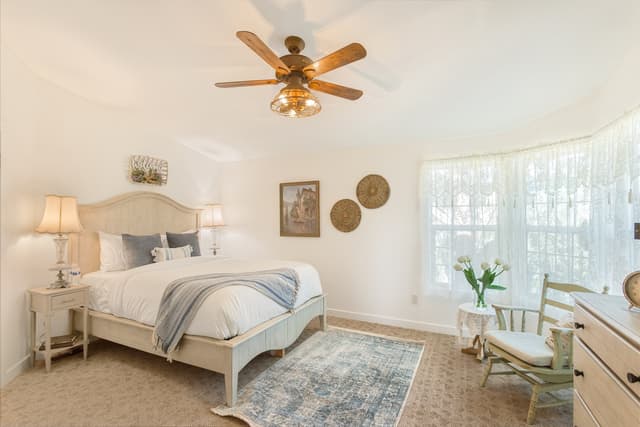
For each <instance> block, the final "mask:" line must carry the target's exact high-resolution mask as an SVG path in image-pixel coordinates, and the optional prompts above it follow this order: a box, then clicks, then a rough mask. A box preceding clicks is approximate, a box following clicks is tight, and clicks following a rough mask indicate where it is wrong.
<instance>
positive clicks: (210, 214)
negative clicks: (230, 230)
mask: <svg viewBox="0 0 640 427" xmlns="http://www.w3.org/2000/svg"><path fill="white" fill-rule="evenodd" d="M224 225H225V224H224V218H223V217H222V205H219V204H210V205H206V207H205V208H204V210H203V211H202V222H201V224H200V226H201V227H202V228H209V229H211V233H212V238H213V246H212V247H211V252H213V255H214V256H216V255H218V250H219V249H220V247H219V246H218V236H217V229H218V228H220V227H224Z"/></svg>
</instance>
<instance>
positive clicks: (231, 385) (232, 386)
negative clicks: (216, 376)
mask: <svg viewBox="0 0 640 427" xmlns="http://www.w3.org/2000/svg"><path fill="white" fill-rule="evenodd" d="M224 391H225V394H226V402H227V406H228V407H230V408H232V407H233V406H234V405H235V404H236V399H237V397H238V373H237V372H229V373H226V374H224Z"/></svg>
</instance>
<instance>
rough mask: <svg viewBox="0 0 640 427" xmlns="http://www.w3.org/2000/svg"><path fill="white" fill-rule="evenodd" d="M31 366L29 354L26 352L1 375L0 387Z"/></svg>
mask: <svg viewBox="0 0 640 427" xmlns="http://www.w3.org/2000/svg"><path fill="white" fill-rule="evenodd" d="M30 366H31V355H29V354H27V355H26V356H24V357H23V358H22V359H20V360H18V362H16V363H14V364H13V366H11V367H10V368H9V369H7V370H6V372H4V373H3V375H2V384H0V386H1V387H4V386H6V385H7V384H9V383H10V382H11V381H12V380H13V379H14V378H15V377H17V376H18V375H20V374H21V373H23V372H24V371H26V370H27V369H29V367H30Z"/></svg>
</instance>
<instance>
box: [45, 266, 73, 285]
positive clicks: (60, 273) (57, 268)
mask: <svg viewBox="0 0 640 427" xmlns="http://www.w3.org/2000/svg"><path fill="white" fill-rule="evenodd" d="M70 268H71V266H69V265H65V264H58V265H56V266H54V267H51V268H50V269H49V270H52V271H57V272H58V274H56V278H57V279H56V281H55V282H52V283H50V284H49V289H58V288H67V287H69V285H70V283H69V281H68V280H66V279H65V278H64V273H63V272H64V271H65V270H69V269H70Z"/></svg>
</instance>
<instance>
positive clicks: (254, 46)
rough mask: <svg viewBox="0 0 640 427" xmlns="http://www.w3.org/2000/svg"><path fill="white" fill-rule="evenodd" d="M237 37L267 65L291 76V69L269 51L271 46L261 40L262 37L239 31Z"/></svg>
mask: <svg viewBox="0 0 640 427" xmlns="http://www.w3.org/2000/svg"><path fill="white" fill-rule="evenodd" d="M236 37H238V38H239V39H240V40H241V41H242V42H243V43H244V44H246V45H247V46H249V48H250V49H251V50H253V51H254V52H255V53H257V54H258V56H259V57H260V58H262V59H264V61H265V62H266V63H267V64H269V65H271V67H273V69H274V70H276V71H278V70H282V72H284V73H285V74H289V73H290V72H291V70H290V69H289V67H287V64H285V63H284V62H282V60H281V59H280V58H279V57H278V55H276V54H275V53H274V52H273V51H272V50H271V49H269V46H267V45H266V44H264V42H263V41H262V40H260V37H258V36H256V35H255V34H253V33H252V32H250V31H238V32H237V33H236Z"/></svg>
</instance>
